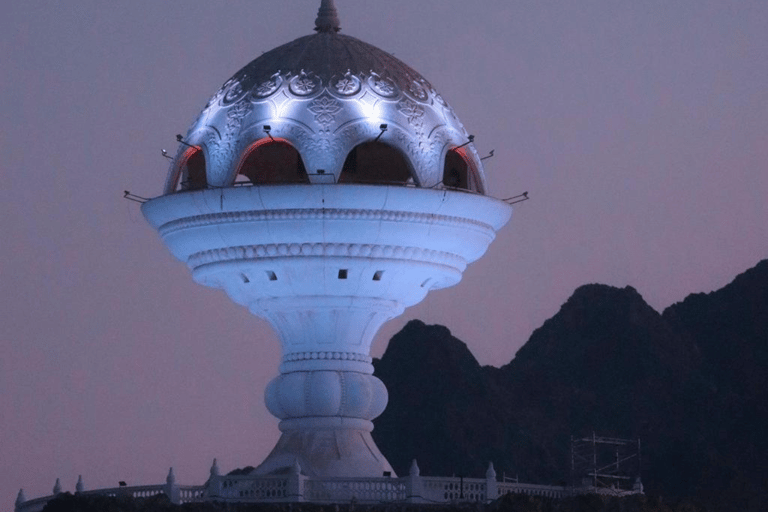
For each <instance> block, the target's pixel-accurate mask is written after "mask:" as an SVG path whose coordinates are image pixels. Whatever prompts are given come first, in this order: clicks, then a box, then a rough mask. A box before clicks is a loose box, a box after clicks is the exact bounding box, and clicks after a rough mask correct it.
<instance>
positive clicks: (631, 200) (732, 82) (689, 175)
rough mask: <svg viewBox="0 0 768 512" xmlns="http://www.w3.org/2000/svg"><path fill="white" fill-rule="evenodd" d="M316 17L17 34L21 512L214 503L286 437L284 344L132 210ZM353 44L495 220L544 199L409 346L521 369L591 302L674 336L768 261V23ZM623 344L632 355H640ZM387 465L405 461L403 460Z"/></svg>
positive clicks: (10, 413) (455, 23)
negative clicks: (469, 138)
mask: <svg viewBox="0 0 768 512" xmlns="http://www.w3.org/2000/svg"><path fill="white" fill-rule="evenodd" d="M319 4H320V2H319V0H283V1H280V2H266V1H261V0H232V1H228V2H212V1H201V0H194V1H192V0H187V1H184V2H158V1H156V0H131V1H126V0H117V1H113V2H109V3H108V4H107V3H104V2H97V1H94V0H78V1H77V2H47V1H42V0H28V1H24V2H11V3H7V5H5V6H4V8H3V15H2V17H0V92H2V97H3V103H2V105H3V108H2V112H3V113H2V117H1V118H0V122H1V123H2V129H0V150H1V152H0V154H1V155H2V159H1V160H0V162H2V163H0V169H1V170H2V184H0V212H1V213H2V215H1V216H0V226H1V229H2V231H0V233H1V234H2V238H0V290H1V291H2V293H1V294H0V300H1V301H2V307H1V308H0V460H1V461H2V464H0V510H10V509H11V508H12V504H13V501H14V499H15V497H16V493H17V492H18V490H19V488H20V487H23V488H24V491H25V494H26V496H27V498H33V497H38V496H41V495H46V494H50V492H51V488H52V487H53V484H54V481H55V479H56V478H57V477H59V478H61V482H62V485H63V487H64V490H66V491H74V486H75V482H76V481H77V476H78V474H82V475H83V479H84V482H85V486H86V488H87V489H93V488H97V487H111V486H116V485H117V482H118V481H119V480H124V481H126V482H128V484H129V485H139V484H153V483H163V482H164V481H165V476H166V473H167V471H168V468H169V467H170V466H174V468H175V472H176V476H177V480H178V481H179V483H182V484H201V483H203V482H204V481H205V479H206V478H207V476H208V468H209V467H210V464H211V461H212V460H213V458H214V457H217V458H218V460H219V465H220V467H221V469H222V471H230V470H232V469H234V468H236V467H243V466H246V465H253V466H256V465H258V463H260V462H261V460H262V459H263V458H264V457H265V456H266V454H267V453H268V452H269V450H271V448H272V447H273V446H274V443H275V441H276V440H277V438H278V435H279V432H278V429H277V420H276V419H275V418H273V417H272V416H271V415H270V414H269V413H268V412H267V410H266V408H265V407H264V399H263V391H264V388H265V387H266V384H267V383H268V382H269V381H270V380H271V379H272V378H274V377H275V376H276V375H277V373H278V363H279V358H280V350H279V344H278V342H277V338H276V337H275V335H274V334H273V332H272V331H271V328H270V327H269V325H268V324H267V323H266V322H265V321H262V320H260V319H258V318H256V317H253V316H251V315H250V314H249V313H248V312H247V310H246V309H245V308H242V307H240V306H237V305H235V304H234V303H232V302H230V301H229V299H228V298H227V297H226V296H225V294H224V293H223V292H221V291H218V290H212V289H207V288H204V287H201V286H199V285H196V284H194V283H193V281H192V279H191V277H190V275H189V272H188V270H187V268H186V266H185V265H184V264H182V263H180V262H178V261H176V260H174V259H173V257H172V256H171V255H170V254H169V252H168V250H167V249H166V248H165V247H164V246H163V244H162V243H161V241H160V238H159V236H158V235H157V234H156V233H155V232H154V231H153V230H152V229H151V228H150V227H149V225H148V224H147V223H146V222H145V221H144V219H143V217H142V215H141V213H140V211H139V206H138V205H137V204H136V203H132V202H129V201H126V200H124V199H122V193H123V190H130V191H131V192H133V193H135V194H138V195H140V196H145V197H153V196H156V195H158V194H160V192H161V190H162V186H163V182H164V179H165V176H166V172H167V168H168V161H167V160H166V159H164V158H163V157H162V155H161V153H160V151H161V149H167V150H168V151H169V153H171V154H174V153H175V151H176V144H177V143H176V140H175V135H176V134H177V133H186V130H187V127H188V126H189V124H190V123H191V122H192V121H193V120H194V119H195V118H196V117H197V115H198V113H199V112H200V110H202V108H203V106H204V105H205V104H206V102H207V100H208V98H209V97H210V96H211V95H212V94H213V93H214V92H216V91H217V90H218V88H219V87H220V85H221V84H222V83H223V82H224V81H225V80H226V79H228V78H229V77H230V76H231V75H233V74H234V73H235V72H236V71H237V70H238V69H240V68H241V67H243V66H244V65H245V64H247V63H248V62H250V61H251V60H253V59H254V58H256V57H257V56H259V55H261V53H262V52H264V51H267V50H270V49H272V48H274V47H276V46H279V45H281V44H283V43H286V42H288V41H291V40H293V39H295V38H298V37H300V36H303V35H307V34H309V33H311V31H312V28H313V27H314V20H315V16H316V13H317V8H318V6H319ZM336 6H337V8H338V10H339V16H340V18H341V26H342V31H343V33H344V34H347V35H351V36H355V37H358V38H360V39H362V40H364V41H366V42H368V43H371V44H373V45H375V46H378V47H380V48H382V49H384V50H386V51H389V52H391V53H393V54H394V55H395V56H396V57H398V58H399V59H401V60H403V61H404V62H406V63H407V64H409V65H410V66H411V67H413V68H414V69H416V70H418V71H419V72H420V73H421V74H422V75H423V76H424V77H426V78H427V79H428V80H429V81H430V82H431V83H432V84H433V85H434V86H435V88H436V89H437V90H438V91H439V92H440V93H441V94H442V96H443V97H444V98H445V99H446V100H447V101H448V102H449V103H450V104H451V105H452V106H453V108H454V109H455V111H456V113H457V115H458V116H459V118H460V119H461V120H462V122H463V123H464V125H465V126H466V128H467V130H468V131H469V132H470V133H472V134H474V135H475V146H476V148H477V150H478V152H479V153H480V154H481V155H485V154H487V153H488V152H489V151H491V150H495V156H494V157H493V158H491V159H489V160H486V175H487V177H488V181H489V189H490V192H491V194H492V195H494V196H496V197H499V198H505V197H510V196H514V195H517V194H519V193H522V192H524V191H528V192H529V194H530V196H531V198H532V199H531V200H530V201H527V202H525V203H521V204H520V205H517V207H516V209H515V212H514V214H513V217H512V221H511V222H510V223H509V224H508V225H507V227H506V228H504V229H503V230H502V231H501V232H500V233H499V234H498V236H497V239H496V241H495V242H494V244H493V245H491V248H490V250H489V251H488V253H487V254H486V256H485V257H484V258H483V259H481V260H480V261H478V262H477V263H475V264H473V265H472V266H470V267H469V268H468V270H467V271H466V272H465V274H464V278H463V281H462V282H461V283H460V284H459V285H457V286H456V287H453V288H449V289H445V290H440V291H435V292H432V294H431V295H429V296H428V297H427V299H426V300H425V301H424V302H423V303H422V304H420V305H418V306H416V307H414V308H412V309H409V310H407V311H406V312H405V314H404V315H403V316H402V317H399V318H398V319H396V320H393V321H391V322H390V323H389V324H387V325H385V326H384V328H383V329H382V330H381V331H380V333H379V334H378V336H377V338H376V341H375V343H374V348H373V352H374V355H376V356H378V355H381V353H382V352H383V351H384V349H385V348H386V343H387V341H388V339H389V338H390V337H391V335H392V334H394V333H395V332H397V331H398V330H399V329H400V328H401V327H402V326H403V325H404V324H405V323H406V322H407V321H408V320H409V319H412V318H420V319H422V320H423V321H425V322H427V323H440V324H444V325H446V326H448V327H449V328H450V329H451V331H452V332H453V333H454V334H455V335H456V336H457V337H459V338H460V339H462V340H463V341H465V342H466V343H467V344H468V345H469V347H470V349H471V350H472V352H473V353H474V354H475V356H476V357H477V358H478V360H479V361H480V362H481V363H482V364H491V365H496V366H500V365H503V364H506V363H508V362H509V361H510V360H511V359H512V358H513V357H514V355H515V352H516V351H517V350H518V349H519V348H520V346H522V345H523V344H524V343H525V342H526V341H527V339H528V338H529V336H530V335H531V333H532V332H533V330H534V329H536V328H538V327H539V326H541V324H542V323H543V322H544V321H545V320H546V319H547V318H550V317H551V316H552V315H554V314H555V313H556V312H557V311H558V309H559V307H560V305H561V304H562V303H563V302H565V300H566V299H567V298H568V297H569V296H570V295H571V293H572V292H573V290H574V289H575V288H577V287H578V286H580V285H582V284H586V283H605V284H610V285H614V286H621V287H623V286H626V285H631V286H633V287H635V288H636V289H637V290H638V291H639V292H640V294H641V295H642V296H643V297H644V298H645V300H646V301H647V302H648V303H649V304H650V305H651V306H653V307H654V308H655V309H657V310H658V311H661V310H663V309H664V308H666V307H667V306H669V305H671V304H672V303H674V302H677V301H679V300H682V299H683V298H685V296H686V295H688V294H689V293H695V292H709V291H712V290H714V289H717V288H720V287H722V286H723V285H725V284H727V283H728V282H730V281H731V280H732V279H733V278H734V277H735V276H736V275H737V274H738V273H740V272H743V271H744V270H746V269H747V268H749V267H752V266H753V265H755V264H756V263H757V262H758V261H759V260H761V259H763V258H766V257H768V201H766V198H768V169H766V162H768V29H767V27H768V2H765V1H764V0H755V1H751V0H739V1H724V0H721V1H714V0H679V1H674V2H670V1H666V0H665V1H661V0H646V1H635V0H624V1H607V0H606V1H589V0H584V1H564V0H560V1H541V0H539V1H533V0H532V1H510V0H503V1H502V0H498V1H497V0H480V1H478V2H466V1H460V0H388V1H387V2H373V1H363V0H355V1H352V0H336ZM616 343H617V344H620V343H621V340H616ZM385 455H386V454H385Z"/></svg>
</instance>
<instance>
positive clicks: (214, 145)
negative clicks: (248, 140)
mask: <svg viewBox="0 0 768 512" xmlns="http://www.w3.org/2000/svg"><path fill="white" fill-rule="evenodd" d="M252 110H253V106H252V105H251V104H250V103H249V102H247V101H243V102H240V103H236V104H235V105H233V106H232V107H231V108H230V109H229V110H228V111H227V122H226V124H225V125H224V130H223V131H222V132H220V133H219V132H216V133H213V132H211V133H209V136H208V138H207V142H208V146H209V148H210V149H211V151H210V160H211V165H210V166H209V168H210V169H212V170H214V169H220V170H221V169H226V168H227V167H228V165H229V163H230V162H232V160H233V159H234V158H235V156H236V155H237V153H238V147H237V145H238V137H237V135H238V134H239V133H240V128H241V127H242V125H243V120H244V119H245V118H247V117H248V115H249V114H250V113H251V111H252ZM217 134H218V135H219V136H217ZM212 178H213V179H215V177H214V176H211V175H209V181H210V180H211V179H212Z"/></svg>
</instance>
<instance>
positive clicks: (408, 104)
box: [397, 99, 424, 128]
mask: <svg viewBox="0 0 768 512" xmlns="http://www.w3.org/2000/svg"><path fill="white" fill-rule="evenodd" d="M397 110H398V112H400V113H401V114H403V115H404V116H405V117H406V119H408V123H409V124H411V125H412V126H414V127H416V128H421V127H422V126H423V125H424V107H422V106H421V105H418V104H416V103H415V102H414V101H413V100H409V99H404V100H400V102H399V103H398V104H397Z"/></svg>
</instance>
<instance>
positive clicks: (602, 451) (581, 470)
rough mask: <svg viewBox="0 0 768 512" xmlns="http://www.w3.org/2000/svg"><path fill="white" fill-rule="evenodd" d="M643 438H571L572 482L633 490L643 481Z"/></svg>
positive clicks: (581, 484)
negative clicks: (641, 474) (641, 478)
mask: <svg viewBox="0 0 768 512" xmlns="http://www.w3.org/2000/svg"><path fill="white" fill-rule="evenodd" d="M641 463H642V452H641V445H640V439H619V438H614V437H603V436H598V435H596V434H595V433H594V432H592V435H591V436H589V437H580V438H577V437H573V436H571V483H572V485H573V486H574V487H584V486H587V485H591V486H592V487H596V488H608V489H617V490H630V489H632V488H633V486H635V485H636V483H637V482H639V481H640V470H641Z"/></svg>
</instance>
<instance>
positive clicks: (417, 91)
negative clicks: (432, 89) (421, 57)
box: [408, 80, 429, 102]
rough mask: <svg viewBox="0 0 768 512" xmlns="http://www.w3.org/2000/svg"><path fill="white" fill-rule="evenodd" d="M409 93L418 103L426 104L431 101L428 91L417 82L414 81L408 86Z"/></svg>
mask: <svg viewBox="0 0 768 512" xmlns="http://www.w3.org/2000/svg"><path fill="white" fill-rule="evenodd" d="M408 93H409V95H410V96H411V97H413V98H414V99H416V100H418V101H424V102H426V101H427V100H428V99H429V94H427V91H426V89H424V87H423V86H422V85H421V84H420V83H419V82H417V81H416V80H412V81H411V83H410V84H409V85H408Z"/></svg>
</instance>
